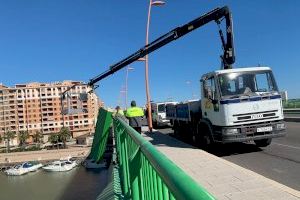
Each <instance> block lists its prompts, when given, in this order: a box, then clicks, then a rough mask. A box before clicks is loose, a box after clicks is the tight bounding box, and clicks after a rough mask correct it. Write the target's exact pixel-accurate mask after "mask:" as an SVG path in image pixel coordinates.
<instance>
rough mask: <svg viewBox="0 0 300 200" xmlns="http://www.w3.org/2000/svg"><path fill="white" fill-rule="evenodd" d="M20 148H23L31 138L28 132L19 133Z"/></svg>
mask: <svg viewBox="0 0 300 200" xmlns="http://www.w3.org/2000/svg"><path fill="white" fill-rule="evenodd" d="M18 137H19V141H20V143H19V146H23V145H24V144H25V143H26V140H27V139H28V138H29V133H28V131H20V132H19V136H18Z"/></svg>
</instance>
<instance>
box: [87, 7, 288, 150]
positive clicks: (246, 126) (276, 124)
mask: <svg viewBox="0 0 300 200" xmlns="http://www.w3.org/2000/svg"><path fill="white" fill-rule="evenodd" d="M210 22H216V24H217V26H218V28H219V35H220V39H221V44H222V50H223V52H222V55H221V56H220V57H221V63H222V68H221V70H217V71H214V72H211V73H208V74H205V75H203V76H202V78H201V90H202V92H201V98H202V99H201V101H200V100H197V101H194V100H193V101H188V102H185V103H179V104H177V105H169V106H167V107H166V108H167V109H166V110H167V118H168V119H170V122H171V123H172V124H173V128H174V131H175V133H176V134H180V135H182V136H186V137H189V138H194V139H195V140H197V141H198V143H199V144H203V145H208V144H210V143H213V142H223V143H226V142H243V141H249V140H254V141H255V143H256V144H257V145H258V146H267V145H268V144H270V142H271V139H272V138H274V137H280V136H283V135H284V134H285V125H284V123H283V114H282V103H281V96H280V94H279V92H278V88H277V85H276V82H275V79H274V76H273V74H272V71H271V69H270V68H268V67H253V68H240V69H232V65H233V64H234V62H235V51H234V41H233V25H232V15H231V12H230V10H229V8H228V7H227V6H224V7H221V8H216V9H213V10H211V11H210V12H208V13H206V14H204V15H201V16H200V17H198V18H196V19H194V20H192V21H190V22H188V23H186V24H184V25H182V26H179V27H176V28H174V29H173V30H171V31H169V32H168V33H166V34H164V35H162V36H160V37H158V38H157V39H155V40H154V41H152V42H151V43H149V44H147V45H146V46H144V47H142V48H141V49H139V50H138V51H136V52H135V53H133V54H131V55H130V56H128V57H126V58H125V59H123V60H121V61H119V62H117V63H116V64H114V65H112V66H110V67H109V69H108V70H107V71H105V72H104V73H102V74H100V75H98V76H96V77H95V78H93V79H91V80H90V82H89V84H88V85H90V86H93V85H94V84H95V83H97V82H98V81H100V80H102V79H104V78H105V77H107V76H110V75H112V74H113V73H115V72H116V71H118V70H120V69H122V68H124V67H125V66H127V65H129V64H131V63H133V62H135V61H137V60H139V59H141V58H144V57H145V56H146V55H148V54H150V53H151V52H154V51H156V50H158V49H160V48H161V47H163V46H165V45H167V44H169V43H170V42H172V41H175V40H178V39H179V38H182V37H183V36H185V35H187V34H189V33H190V32H192V31H194V30H196V29H198V28H200V27H202V26H204V25H206V24H208V23H210ZM224 22H225V25H224V26H222V25H221V23H224ZM222 29H223V30H225V32H226V35H225V36H224V34H223V30H222ZM182 56H184V55H182ZM148 106H150V107H151V104H149V105H148ZM149 110H151V109H149ZM150 116H151V115H150ZM150 129H151V128H150Z"/></svg>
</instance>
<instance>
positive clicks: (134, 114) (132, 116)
mask: <svg viewBox="0 0 300 200" xmlns="http://www.w3.org/2000/svg"><path fill="white" fill-rule="evenodd" d="M130 105H131V107H130V108H128V109H127V110H126V114H125V116H126V117H127V118H128V120H129V125H130V126H131V127H132V128H134V129H135V130H136V131H137V132H139V133H142V117H143V116H144V111H143V109H142V108H140V107H137V106H136V102H135V101H131V104H130Z"/></svg>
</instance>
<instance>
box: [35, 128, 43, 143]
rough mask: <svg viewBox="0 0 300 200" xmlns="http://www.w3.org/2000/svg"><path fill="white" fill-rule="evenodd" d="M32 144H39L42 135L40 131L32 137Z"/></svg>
mask: <svg viewBox="0 0 300 200" xmlns="http://www.w3.org/2000/svg"><path fill="white" fill-rule="evenodd" d="M32 138H33V142H35V143H41V141H42V138H43V135H42V133H41V132H40V131H37V132H35V134H34V135H32Z"/></svg>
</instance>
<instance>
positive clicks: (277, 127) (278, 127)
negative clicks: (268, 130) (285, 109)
mask: <svg viewBox="0 0 300 200" xmlns="http://www.w3.org/2000/svg"><path fill="white" fill-rule="evenodd" d="M276 129H277V130H282V129H285V124H284V123H280V124H276Z"/></svg>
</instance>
